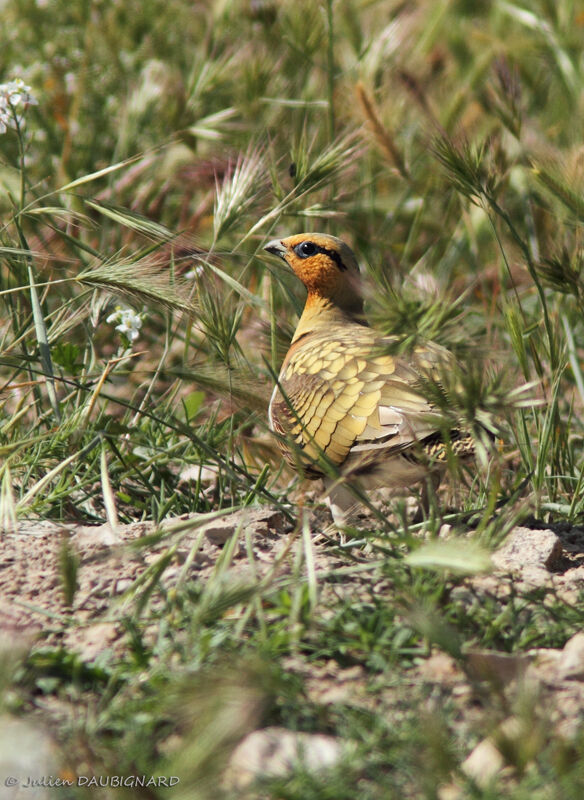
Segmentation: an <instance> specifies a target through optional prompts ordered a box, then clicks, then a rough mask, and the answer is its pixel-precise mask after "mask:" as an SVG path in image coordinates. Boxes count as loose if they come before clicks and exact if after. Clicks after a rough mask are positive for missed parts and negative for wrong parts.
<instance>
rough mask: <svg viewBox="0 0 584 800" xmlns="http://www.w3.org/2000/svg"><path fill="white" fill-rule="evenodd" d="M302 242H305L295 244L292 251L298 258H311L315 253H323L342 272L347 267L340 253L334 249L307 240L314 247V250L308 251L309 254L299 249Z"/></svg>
mask: <svg viewBox="0 0 584 800" xmlns="http://www.w3.org/2000/svg"><path fill="white" fill-rule="evenodd" d="M303 244H305V242H300V244H297V245H296V247H295V248H294V252H295V253H296V255H297V256H299V257H300V258H311V257H312V256H315V255H316V254H317V253H323V255H325V256H328V257H329V258H330V259H331V260H332V261H334V262H335V264H336V265H337V267H338V268H339V269H340V270H341V271H342V272H344V271H345V270H346V269H347V267H346V266H345V264H344V263H343V259H342V258H341V254H340V253H339V252H337V251H336V250H329V249H328V248H327V247H321V246H320V245H318V244H315V243H314V242H309V244H311V245H312V246H313V247H314V252H312V253H310V255H306V254H304V253H303V252H302V250H301V248H302V245H303Z"/></svg>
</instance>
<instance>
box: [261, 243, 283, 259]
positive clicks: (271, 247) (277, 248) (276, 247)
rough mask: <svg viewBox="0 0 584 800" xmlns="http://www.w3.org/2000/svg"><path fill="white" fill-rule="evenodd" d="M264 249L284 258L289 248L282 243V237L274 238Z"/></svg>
mask: <svg viewBox="0 0 584 800" xmlns="http://www.w3.org/2000/svg"><path fill="white" fill-rule="evenodd" d="M264 250H265V251H266V252H267V253H271V254H272V255H273V256H279V257H280V258H284V257H285V256H286V253H287V252H288V249H287V248H286V247H285V245H283V244H282V242H281V240H280V239H272V241H271V242H268V243H267V245H265V246H264Z"/></svg>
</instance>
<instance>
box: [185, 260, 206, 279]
mask: <svg viewBox="0 0 584 800" xmlns="http://www.w3.org/2000/svg"><path fill="white" fill-rule="evenodd" d="M204 272H205V268H204V267H203V265H202V264H200V265H199V266H198V267H193V269H190V270H189V271H188V272H185V278H186V279H187V280H188V281H196V280H198V279H199V278H200V277H201V275H203V273H204Z"/></svg>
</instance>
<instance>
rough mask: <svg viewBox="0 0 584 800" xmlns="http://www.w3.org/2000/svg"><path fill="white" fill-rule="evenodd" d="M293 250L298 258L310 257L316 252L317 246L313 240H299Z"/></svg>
mask: <svg viewBox="0 0 584 800" xmlns="http://www.w3.org/2000/svg"><path fill="white" fill-rule="evenodd" d="M294 252H295V253H296V255H297V256H298V257H299V258H310V256H313V255H314V254H315V253H317V252H318V248H317V246H316V245H315V244H313V242H300V244H297V245H296V247H295V248H294Z"/></svg>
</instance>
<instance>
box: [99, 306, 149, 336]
mask: <svg viewBox="0 0 584 800" xmlns="http://www.w3.org/2000/svg"><path fill="white" fill-rule="evenodd" d="M106 322H107V323H109V324H110V325H112V324H113V323H114V322H117V323H118V324H117V325H116V330H117V331H119V332H120V333H121V334H122V336H125V337H126V339H128V340H129V341H130V342H134V341H135V340H136V339H137V338H138V336H139V335H140V329H141V327H142V315H141V314H137V313H136V312H135V311H134V309H133V308H121V307H120V306H117V307H116V310H115V311H114V312H113V314H110V315H109V317H108V318H107V319H106Z"/></svg>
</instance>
